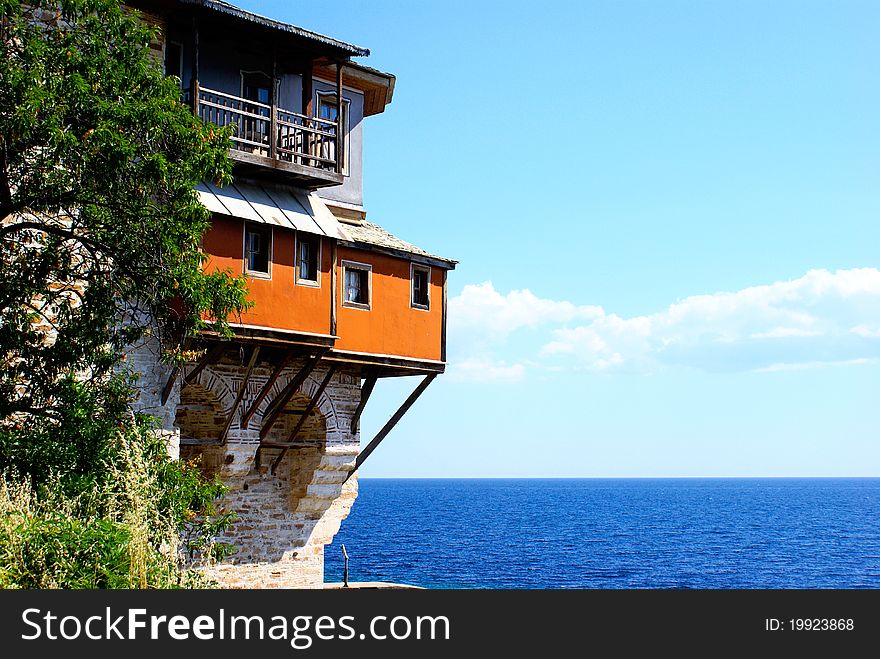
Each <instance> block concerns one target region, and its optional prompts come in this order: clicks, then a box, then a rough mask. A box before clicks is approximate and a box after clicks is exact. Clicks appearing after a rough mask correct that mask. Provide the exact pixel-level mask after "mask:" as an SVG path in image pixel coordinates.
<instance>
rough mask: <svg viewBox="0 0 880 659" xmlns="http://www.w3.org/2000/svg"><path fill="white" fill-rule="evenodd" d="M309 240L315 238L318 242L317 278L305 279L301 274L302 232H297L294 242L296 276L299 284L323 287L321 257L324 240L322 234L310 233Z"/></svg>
mask: <svg viewBox="0 0 880 659" xmlns="http://www.w3.org/2000/svg"><path fill="white" fill-rule="evenodd" d="M309 240H313V241H315V242H317V243H318V256H317V260H316V263H315V278H314V279H304V278H303V277H301V276H300V270H299V264H300V254H299V249H300V244H301V243H302V242H303V240H302V238H301V237H300V232H299V231H297V232H296V238H295V239H294V243H293V258H294V259H296V260H295V262H294V269H295V272H296V276H295V277H294V279H295V281H296V285H297V286H309V287H311V288H321V258H322V256H323V249H324V241H323V240H321V236H317V235H310V237H309Z"/></svg>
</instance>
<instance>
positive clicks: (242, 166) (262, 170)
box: [229, 148, 345, 190]
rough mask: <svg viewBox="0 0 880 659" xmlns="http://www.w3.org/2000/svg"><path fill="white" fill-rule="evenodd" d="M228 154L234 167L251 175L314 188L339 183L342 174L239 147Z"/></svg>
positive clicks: (340, 182) (341, 180) (342, 178)
mask: <svg viewBox="0 0 880 659" xmlns="http://www.w3.org/2000/svg"><path fill="white" fill-rule="evenodd" d="M229 156H230V157H231V158H232V160H234V161H235V164H236V169H237V170H239V171H240V172H242V173H244V174H247V175H249V176H251V177H257V178H268V179H271V180H274V181H277V182H284V183H293V184H295V185H298V186H301V187H304V188H308V189H310V190H314V189H317V188H326V187H330V186H333V185H341V184H342V182H343V181H344V180H345V176H344V175H343V174H339V173H337V172H331V171H328V170H326V169H320V168H317V167H306V166H305V165H300V164H298V163H293V162H287V161H286V160H280V159H278V158H270V157H269V156H268V155H266V156H264V155H261V154H257V153H248V152H247V151H241V150H240V149H234V148H233V149H230V150H229Z"/></svg>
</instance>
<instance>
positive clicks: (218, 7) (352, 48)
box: [177, 0, 370, 57]
mask: <svg viewBox="0 0 880 659" xmlns="http://www.w3.org/2000/svg"><path fill="white" fill-rule="evenodd" d="M177 1H178V2H179V3H180V4H183V5H196V6H199V7H204V8H205V9H209V10H211V11H216V12H219V13H221V14H226V15H227V16H232V17H234V18H240V19H242V20H245V21H248V22H250V23H255V24H257V25H262V26H263V27H268V28H270V29H273V30H280V31H281V32H287V33H289V34H292V35H295V36H297V37H300V38H303V39H308V40H309V41H315V42H318V43H321V44H324V45H326V46H331V47H333V48H337V49H338V50H341V51H343V52H344V53H346V54H348V55H350V56H354V57H366V56H368V55H369V54H370V50H369V48H362V47H361V46H356V45H354V44H351V43H346V42H345V41H340V40H339V39H334V38H333V37H328V36H325V35H323V34H318V33H317V32H312V31H311V30H306V29H304V28H301V27H297V26H296V25H291V24H290V23H283V22H281V21H276V20H275V19H273V18H267V17H266V16H260V15H259V14H255V13H253V12H251V11H245V10H244V9H241V8H239V7H236V6H235V5H231V4H229V3H228V2H223V0H177Z"/></svg>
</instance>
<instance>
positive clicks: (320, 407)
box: [256, 368, 339, 439]
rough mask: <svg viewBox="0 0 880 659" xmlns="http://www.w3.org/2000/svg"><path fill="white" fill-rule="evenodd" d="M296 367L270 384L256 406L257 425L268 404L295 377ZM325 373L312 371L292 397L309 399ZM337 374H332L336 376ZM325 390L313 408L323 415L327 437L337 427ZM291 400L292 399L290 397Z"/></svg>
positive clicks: (329, 397)
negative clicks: (267, 391) (267, 393)
mask: <svg viewBox="0 0 880 659" xmlns="http://www.w3.org/2000/svg"><path fill="white" fill-rule="evenodd" d="M297 370H298V369H297V368H294V369H293V370H291V371H289V372H287V373H285V374H284V375H282V376H281V377H280V378H278V380H277V381H276V382H275V384H274V385H272V388H271V389H270V390H269V395H268V396H266V397H265V398H264V399H263V401H262V402H261V403H260V406H259V407H258V408H257V414H256V417H257V425H258V426H262V423H263V417H264V415H265V414H266V410H267V409H269V406H270V405H271V404H272V401H274V400H275V399H276V398H277V397H278V395H279V394H280V393H281V392H282V391H283V390H284V388H285V387H286V386H287V385H288V384H289V383H290V381H291V380H292V379H293V378H294V377H296V372H297ZM325 375H326V371H323V372H322V371H316V372H313V373H312V374H311V375H309V377H307V378H306V381H305V382H303V384H302V385H300V387H299V389H298V390H297V393H296V394H294V397H293V398H296V397H297V396H299V395H304V396H306V397H307V398H308V399H309V400H311V398H312V397H313V396H314V395H315V393H316V392H317V391H318V388H319V387H320V386H321V381H322V380H323V379H324V376H325ZM338 377H339V376H338V375H335V376H334V379H335V378H338ZM332 386H333V382H332V381H331V383H330V386H329V387H328V390H329V388H330V387H332ZM328 390H325V391H324V393H323V394H321V397H320V398H319V399H318V403H317V404H316V405H315V410H316V411H320V413H321V415H322V416H323V417H324V423H325V429H326V431H327V438H328V439H329V438H330V437H332V436H335V434H336V431H337V429H338V427H339V424H338V423H337V413H336V405H335V404H334V402H333V398H332V397H331V396H330V395H329V391H328ZM291 400H293V399H291Z"/></svg>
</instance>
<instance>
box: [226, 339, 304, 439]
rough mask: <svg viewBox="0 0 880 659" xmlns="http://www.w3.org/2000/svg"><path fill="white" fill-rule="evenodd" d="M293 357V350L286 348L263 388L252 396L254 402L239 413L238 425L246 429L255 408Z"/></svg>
mask: <svg viewBox="0 0 880 659" xmlns="http://www.w3.org/2000/svg"><path fill="white" fill-rule="evenodd" d="M292 358H293V350H288V351H287V352H285V353H284V356H283V357H282V358H281V361H280V362H278V365H277V366H276V367H275V370H274V371H272V375H270V376H269V379H268V380H266V384H264V385H263V388H262V389H260V393H258V394H257V397H256V398H254V402H252V403H251V406H250V407H249V408H248V409H247V411H246V412H245V413H244V414H242V415H241V423H240V424H239V427H240V428H242V429H244V430H246V429H247V427H248V422H249V421H250V420H251V417H252V416H253V415H254V413H255V412H256V411H257V408H258V407H259V406H260V403H262V402H263V399H264V398H265V397H266V396H267V395H268V394H269V390H270V389H271V388H272V385H274V384H275V381H276V380H278V378H279V376H280V375H281V371H283V370H284V369H285V367H286V366H287V364H288V363H289V362H290V360H291V359H292Z"/></svg>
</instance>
